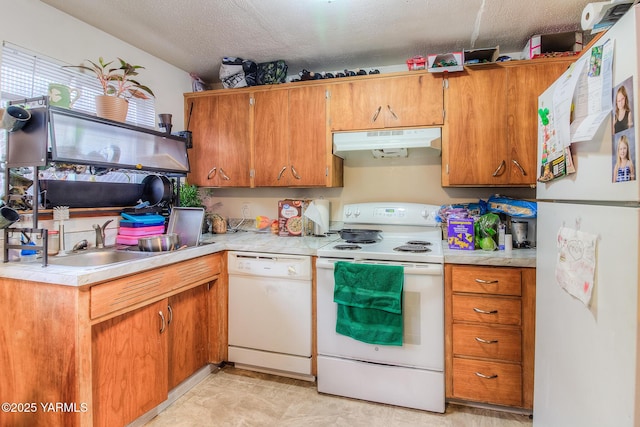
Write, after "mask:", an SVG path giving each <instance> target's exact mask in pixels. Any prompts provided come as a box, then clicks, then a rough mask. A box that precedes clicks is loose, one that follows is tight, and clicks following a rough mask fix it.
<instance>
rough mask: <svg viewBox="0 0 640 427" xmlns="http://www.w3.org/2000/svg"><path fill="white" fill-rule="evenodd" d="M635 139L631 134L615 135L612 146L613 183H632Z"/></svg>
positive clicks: (634, 176)
mask: <svg viewBox="0 0 640 427" xmlns="http://www.w3.org/2000/svg"><path fill="white" fill-rule="evenodd" d="M635 146H636V144H635V137H634V134H633V133H632V132H623V133H620V134H617V135H616V136H615V138H614V144H613V182H626V181H634V180H635V179H636V173H635V158H636V149H635Z"/></svg>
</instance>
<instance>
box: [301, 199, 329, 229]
mask: <svg viewBox="0 0 640 427" xmlns="http://www.w3.org/2000/svg"><path fill="white" fill-rule="evenodd" d="M304 216H306V217H307V218H309V219H310V220H311V221H313V222H314V223H315V224H316V225H317V227H314V234H324V233H326V232H328V231H329V218H330V216H331V202H329V201H328V200H325V199H317V200H312V201H311V203H309V206H308V207H307V209H306V210H305V212H304Z"/></svg>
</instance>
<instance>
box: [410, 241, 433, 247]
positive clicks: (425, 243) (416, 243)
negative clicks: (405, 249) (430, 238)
mask: <svg viewBox="0 0 640 427" xmlns="http://www.w3.org/2000/svg"><path fill="white" fill-rule="evenodd" d="M407 245H421V246H429V245H431V242H427V241H426V240H409V241H408V242H407Z"/></svg>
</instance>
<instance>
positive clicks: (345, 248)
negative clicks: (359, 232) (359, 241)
mask: <svg viewBox="0 0 640 427" xmlns="http://www.w3.org/2000/svg"><path fill="white" fill-rule="evenodd" d="M333 249H337V250H339V251H353V250H355V249H362V246H358V245H354V244H341V245H335V246H334V247H333Z"/></svg>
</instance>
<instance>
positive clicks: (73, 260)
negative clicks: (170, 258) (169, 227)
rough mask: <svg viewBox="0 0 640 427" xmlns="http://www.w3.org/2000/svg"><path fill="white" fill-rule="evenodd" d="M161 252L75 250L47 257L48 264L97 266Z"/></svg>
mask: <svg viewBox="0 0 640 427" xmlns="http://www.w3.org/2000/svg"><path fill="white" fill-rule="evenodd" d="M159 253H161V252H136V251H119V250H113V249H112V250H108V249H107V250H89V251H86V252H76V253H73V254H69V255H64V256H60V255H58V256H55V257H49V264H52V265H68V266H71V267H98V266H102V265H109V264H116V263H119V262H125V261H133V260H136V259H142V258H149V257H152V256H154V255H158V254H159Z"/></svg>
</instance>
